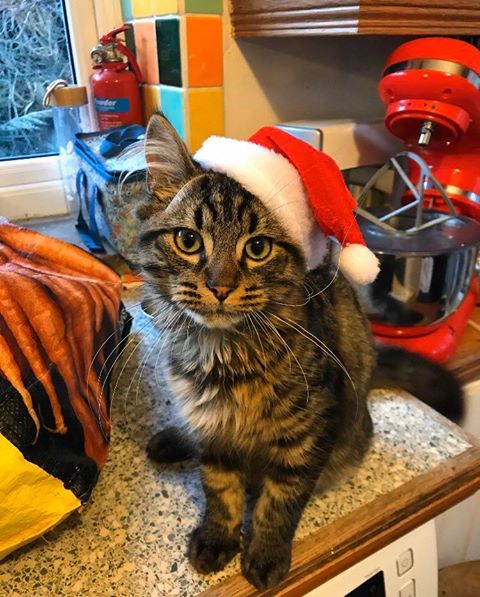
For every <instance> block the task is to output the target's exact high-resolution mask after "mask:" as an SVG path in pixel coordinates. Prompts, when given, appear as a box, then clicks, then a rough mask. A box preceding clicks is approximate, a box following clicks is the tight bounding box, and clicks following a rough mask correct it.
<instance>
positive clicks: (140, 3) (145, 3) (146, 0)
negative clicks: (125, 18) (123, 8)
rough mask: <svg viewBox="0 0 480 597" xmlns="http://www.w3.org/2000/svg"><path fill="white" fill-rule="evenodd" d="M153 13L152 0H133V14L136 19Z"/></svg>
mask: <svg viewBox="0 0 480 597" xmlns="http://www.w3.org/2000/svg"><path fill="white" fill-rule="evenodd" d="M152 15H153V3H152V0H132V16H133V17H134V18H136V19H140V18H142V17H151V16H152Z"/></svg>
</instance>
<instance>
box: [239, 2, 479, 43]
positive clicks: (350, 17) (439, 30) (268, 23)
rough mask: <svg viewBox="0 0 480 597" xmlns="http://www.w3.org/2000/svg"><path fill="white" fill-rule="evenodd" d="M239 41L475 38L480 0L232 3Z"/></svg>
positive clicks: (477, 31) (477, 28) (477, 29)
mask: <svg viewBox="0 0 480 597" xmlns="http://www.w3.org/2000/svg"><path fill="white" fill-rule="evenodd" d="M230 10H231V21H232V32H233V35H234V36H235V37H272V36H276V37H278V36H293V35H355V34H361V35H371V34H374V35H477V34H480V0H231V6H230Z"/></svg>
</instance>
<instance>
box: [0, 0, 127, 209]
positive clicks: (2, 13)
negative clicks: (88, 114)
mask: <svg viewBox="0 0 480 597" xmlns="http://www.w3.org/2000/svg"><path fill="white" fill-rule="evenodd" d="M121 23H122V18H121V5H120V0H0V73H1V76H0V216H5V217H7V218H9V219H12V220H16V219H22V218H31V217H42V216H51V215H60V214H65V213H66V211H67V204H66V201H65V196H64V192H63V185H62V181H61V177H60V169H59V167H58V157H57V156H56V155H54V152H55V139H54V133H53V126H52V120H51V116H50V115H49V114H48V113H47V111H44V110H43V109H42V107H41V103H42V97H43V92H44V90H45V86H46V83H49V82H50V81H52V80H53V79H56V78H65V79H66V80H67V81H71V82H76V83H78V84H80V85H86V86H87V87H89V77H90V74H91V72H92V71H91V60H90V50H91V48H92V47H93V46H94V45H95V44H96V43H97V40H98V37H99V35H102V34H103V33H106V32H107V31H110V30H111V29H113V28H114V27H118V26H119V25H120V24H121ZM98 32H100V34H99V33H98ZM92 116H93V113H92Z"/></svg>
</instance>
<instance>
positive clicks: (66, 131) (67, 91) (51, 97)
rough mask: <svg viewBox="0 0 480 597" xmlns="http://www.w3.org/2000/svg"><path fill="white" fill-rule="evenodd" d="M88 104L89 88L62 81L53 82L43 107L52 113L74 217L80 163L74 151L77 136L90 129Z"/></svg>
mask: <svg viewBox="0 0 480 597" xmlns="http://www.w3.org/2000/svg"><path fill="white" fill-rule="evenodd" d="M87 104H88V98H87V88H86V87H84V86H81V85H69V84H68V83H67V81H64V80H63V79H57V80H56V81H53V82H52V83H50V85H49V86H48V87H47V90H46V91H45V95H44V98H43V105H44V107H45V108H49V107H50V108H51V110H52V115H53V126H54V128H55V135H56V138H57V146H58V153H59V156H60V170H61V173H62V179H63V185H64V188H65V196H66V198H67V205H68V210H69V212H70V213H74V214H75V213H77V212H78V209H79V197H78V196H77V192H76V186H75V178H76V175H77V171H78V169H79V161H78V158H77V156H76V154H75V153H74V151H73V143H74V141H75V134H76V133H79V132H88V131H89V130H90V120H89V114H88V107H87Z"/></svg>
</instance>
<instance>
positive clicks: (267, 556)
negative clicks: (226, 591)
mask: <svg viewBox="0 0 480 597" xmlns="http://www.w3.org/2000/svg"><path fill="white" fill-rule="evenodd" d="M291 559H292V546H291V544H287V545H285V544H276V545H275V546H271V545H270V546H269V545H268V544H263V545H257V546H256V545H255V544H250V545H249V546H248V547H247V549H246V551H245V553H244V554H243V558H242V572H243V575H244V576H245V578H246V579H247V580H248V582H250V583H251V584H252V585H253V586H254V587H256V588H257V589H259V590H265V589H270V588H271V587H274V586H275V585H277V584H278V583H279V582H280V581H281V580H283V579H284V578H285V577H286V576H287V574H288V571H289V570H290V562H291Z"/></svg>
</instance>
